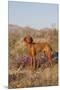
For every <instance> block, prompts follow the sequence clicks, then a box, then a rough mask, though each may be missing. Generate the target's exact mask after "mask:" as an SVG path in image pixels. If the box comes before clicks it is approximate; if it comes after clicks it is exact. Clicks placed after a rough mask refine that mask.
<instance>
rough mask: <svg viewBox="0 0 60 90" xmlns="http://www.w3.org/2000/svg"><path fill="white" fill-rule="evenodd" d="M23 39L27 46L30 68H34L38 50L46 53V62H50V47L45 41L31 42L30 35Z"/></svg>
mask: <svg viewBox="0 0 60 90" xmlns="http://www.w3.org/2000/svg"><path fill="white" fill-rule="evenodd" d="M23 41H24V42H25V45H26V46H27V49H28V51H29V56H30V64H31V65H30V66H31V69H35V58H34V57H35V56H36V54H37V53H38V52H42V53H44V54H45V55H46V57H47V58H48V59H47V60H48V63H49V64H51V63H52V58H51V51H52V48H51V47H50V45H49V44H48V43H47V42H42V43H35V42H33V38H32V37H31V36H29V35H28V36H26V37H24V39H23Z"/></svg>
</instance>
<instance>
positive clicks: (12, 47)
mask: <svg viewBox="0 0 60 90" xmlns="http://www.w3.org/2000/svg"><path fill="white" fill-rule="evenodd" d="M9 29H11V30H9V73H8V76H9V88H24V87H40V86H53V85H58V63H56V62H54V61H53V64H52V66H48V67H47V68H43V66H44V64H42V65H41V67H39V68H38V69H36V70H34V71H32V72H31V71H30V70H28V69H26V68H25V69H24V68H23V69H22V70H20V69H19V70H18V67H19V66H17V63H16V62H15V58H16V57H17V56H22V55H28V51H27V48H26V47H25V46H24V44H23V43H22V42H21V38H23V36H24V35H26V34H27V33H29V34H30V35H31V36H32V37H33V38H34V41H36V42H41V41H47V42H48V43H49V44H50V45H51V47H52V49H53V52H55V51H58V32H57V30H56V29H54V30H51V29H49V28H47V29H43V30H40V31H36V30H33V29H32V28H27V27H26V28H21V27H17V26H11V25H10V26H9ZM47 37H48V38H47Z"/></svg>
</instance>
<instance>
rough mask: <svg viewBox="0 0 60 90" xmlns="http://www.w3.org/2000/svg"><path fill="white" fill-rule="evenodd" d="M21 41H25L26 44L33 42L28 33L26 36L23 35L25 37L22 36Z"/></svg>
mask: <svg viewBox="0 0 60 90" xmlns="http://www.w3.org/2000/svg"><path fill="white" fill-rule="evenodd" d="M23 41H24V42H25V43H27V44H32V43H33V38H32V37H31V36H30V35H28V36H25V37H24V38H23Z"/></svg>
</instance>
